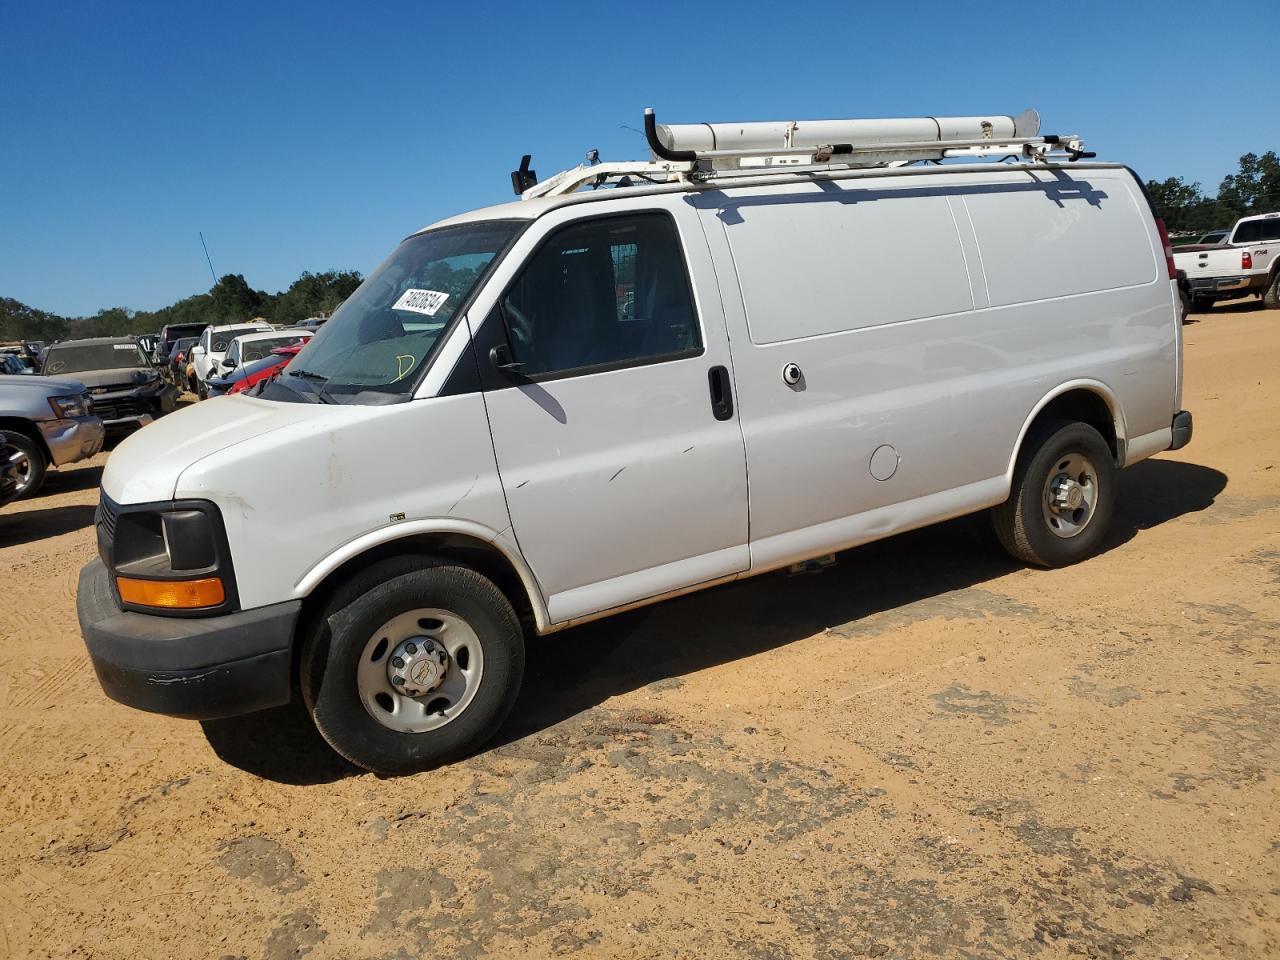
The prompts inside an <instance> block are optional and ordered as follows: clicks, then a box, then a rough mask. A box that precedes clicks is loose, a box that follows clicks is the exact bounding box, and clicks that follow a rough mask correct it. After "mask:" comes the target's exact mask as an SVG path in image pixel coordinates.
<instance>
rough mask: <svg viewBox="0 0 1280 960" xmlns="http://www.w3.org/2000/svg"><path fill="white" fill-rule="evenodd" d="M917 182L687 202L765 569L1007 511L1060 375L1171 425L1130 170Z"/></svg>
mask: <svg viewBox="0 0 1280 960" xmlns="http://www.w3.org/2000/svg"><path fill="white" fill-rule="evenodd" d="M923 179H924V178H919V177H915V178H906V177H903V178H892V177H887V178H885V179H883V180H880V179H877V180H876V181H875V182H874V183H869V182H867V181H835V182H828V183H822V184H815V183H799V184H796V185H794V186H791V185H786V186H781V187H767V188H766V187H757V188H749V187H744V188H739V189H734V190H727V191H723V192H717V193H715V194H707V195H702V196H699V197H697V198H696V199H694V200H692V201H691V202H692V203H694V204H695V205H698V206H701V207H702V209H703V222H704V228H705V230H706V233H707V236H708V241H709V243H710V244H711V247H712V250H713V254H714V256H715V258H716V269H717V273H718V275H719V277H720V280H721V284H722V287H723V288H725V291H724V292H725V310H726V318H727V321H728V323H729V329H730V336H731V343H732V348H733V360H734V367H735V370H736V375H737V382H738V385H739V393H740V398H739V408H740V411H741V418H742V428H743V434H744V436H745V438H746V446H747V464H748V476H749V482H750V504H751V539H752V545H751V553H752V568H753V569H755V570H758V569H764V568H768V567H772V566H777V565H779V564H781V563H785V562H790V561H791V560H794V559H799V558H801V557H803V556H809V555H813V554H814V553H818V552H823V551H824V550H828V549H838V548H840V547H843V546H849V545H852V544H854V543H858V542H863V541H865V540H870V539H874V538H876V537H878V536H885V535H888V534H891V533H894V532H897V531H898V530H901V529H907V528H909V527H912V526H920V525H922V524H925V523H929V522H932V521H933V520H938V519H943V518H944V517H947V516H954V515H957V514H960V513H965V512H970V511H972V510H977V509H980V508H982V507H985V506H990V505H992V504H995V503H998V502H1000V501H1001V500H1003V499H1004V497H1005V496H1007V493H1008V479H1007V472H1008V469H1009V465H1010V463H1011V461H1012V459H1013V457H1014V455H1015V453H1016V447H1017V443H1018V439H1019V436H1020V434H1021V432H1022V429H1023V427H1024V425H1025V424H1026V421H1027V418H1028V417H1029V416H1030V414H1031V413H1032V411H1033V410H1034V409H1035V408H1036V407H1037V405H1039V404H1040V402H1041V401H1042V400H1043V399H1044V398H1045V397H1046V396H1048V395H1050V394H1052V393H1054V392H1056V390H1057V389H1058V388H1059V387H1060V386H1061V385H1063V384H1067V383H1069V382H1071V381H1077V380H1091V381H1097V382H1100V383H1102V384H1103V385H1105V387H1106V389H1107V390H1108V391H1109V392H1110V393H1111V394H1112V395H1114V396H1115V397H1116V398H1118V402H1119V405H1120V407H1121V410H1120V411H1118V419H1119V420H1120V422H1121V423H1126V424H1127V429H1128V431H1129V432H1130V433H1131V434H1143V433H1147V432H1150V431H1156V430H1159V429H1161V428H1163V429H1165V430H1166V431H1167V429H1168V427H1169V422H1170V419H1171V417H1172V414H1173V412H1174V411H1173V384H1174V377H1173V376H1172V371H1173V367H1174V364H1175V362H1176V358H1175V327H1174V325H1173V323H1172V320H1173V317H1174V312H1173V306H1172V303H1171V299H1170V298H1171V292H1170V286H1169V284H1168V282H1167V281H1166V280H1164V279H1162V277H1163V272H1162V270H1160V263H1161V261H1160V260H1159V259H1158V258H1157V250H1156V248H1155V246H1154V245H1153V241H1152V240H1151V236H1154V228H1153V227H1151V225H1150V223H1149V222H1148V221H1149V215H1144V213H1143V208H1142V207H1140V206H1139V205H1138V203H1139V200H1140V198H1138V197H1136V195H1135V194H1134V192H1133V190H1132V189H1131V188H1130V184H1129V183H1128V182H1127V181H1128V174H1127V173H1126V172H1125V171H1123V170H1122V169H1120V168H1117V169H1115V170H1111V169H1090V170H1087V171H1081V172H1080V174H1079V175H1078V176H1074V177H1073V176H1068V175H1067V174H1065V173H1062V172H1060V171H1058V172H1055V173H1052V174H1051V173H1049V172H1046V173H1045V174H1044V175H1042V176H1041V175H1036V176H1032V175H1030V174H1028V173H1027V172H1025V171H1014V170H1009V171H1005V170H1001V169H994V170H992V172H991V173H990V174H986V173H983V174H980V175H974V174H963V175H961V174H946V173H941V172H940V173H939V174H938V176H937V177H936V179H935V178H934V177H929V178H927V179H928V180H929V184H928V185H927V186H925V185H924V184H923V183H922V180H923ZM788 220H791V221H792V225H791V226H790V227H786V226H784V224H785V223H786V221H788ZM1149 227H1151V236H1148V228H1149ZM833 238H835V239H834V241H833V242H830V243H826V242H824V241H831V240H832V239H833ZM919 250H927V251H928V256H927V257H919V256H917V255H916V252H917V251H919ZM935 262H936V265H937V269H936V277H935ZM957 262H958V263H960V264H961V265H962V271H961V272H960V273H957V270H956V266H955V265H956V264H957ZM867 264H870V265H873V266H874V269H872V270H868V269H864V268H863V266H864V265H867ZM1058 272H1062V273H1068V274H1070V277H1069V278H1068V279H1066V280H1063V279H1059V278H1057V273H1058ZM735 278H736V283H735ZM731 285H733V286H736V287H737V288H738V290H740V291H741V295H740V296H739V297H734V296H732V295H731V294H732V291H731V289H729V288H730V287H731ZM988 297H989V298H990V300H988ZM988 303H990V305H989V306H988V305H987V304H988ZM788 334H790V335H788ZM789 363H794V364H796V365H798V366H799V367H800V369H801V371H802V379H801V381H800V382H799V383H798V384H796V385H794V386H790V385H788V384H786V383H784V382H783V380H782V377H781V371H782V368H783V367H784V365H786V364H789ZM895 505H898V506H897V507H895Z"/></svg>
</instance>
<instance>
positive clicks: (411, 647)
mask: <svg viewBox="0 0 1280 960" xmlns="http://www.w3.org/2000/svg"><path fill="white" fill-rule="evenodd" d="M404 652H405V653H407V654H409V656H413V655H414V654H415V653H417V652H418V645H417V644H416V643H406V644H405V645H404Z"/></svg>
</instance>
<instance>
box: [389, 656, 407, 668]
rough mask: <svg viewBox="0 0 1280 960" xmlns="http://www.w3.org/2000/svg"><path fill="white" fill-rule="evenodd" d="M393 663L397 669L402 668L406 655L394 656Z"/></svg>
mask: <svg viewBox="0 0 1280 960" xmlns="http://www.w3.org/2000/svg"><path fill="white" fill-rule="evenodd" d="M391 665H392V666H393V667H395V668H396V669H397V670H399V669H401V668H402V667H403V666H404V657H392V658H391Z"/></svg>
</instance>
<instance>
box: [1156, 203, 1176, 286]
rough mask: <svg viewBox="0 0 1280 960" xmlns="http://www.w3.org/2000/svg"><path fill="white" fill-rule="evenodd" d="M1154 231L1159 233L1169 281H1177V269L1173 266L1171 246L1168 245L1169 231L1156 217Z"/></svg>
mask: <svg viewBox="0 0 1280 960" xmlns="http://www.w3.org/2000/svg"><path fill="white" fill-rule="evenodd" d="M1156 230H1158V231H1159V232H1160V245H1161V246H1163V247H1164V265H1165V269H1167V270H1168V271H1169V279H1170V280H1177V279H1178V268H1177V267H1175V266H1174V265H1173V245H1172V244H1171V243H1169V231H1168V230H1166V229H1165V228H1164V221H1163V220H1161V219H1160V218H1159V217H1156Z"/></svg>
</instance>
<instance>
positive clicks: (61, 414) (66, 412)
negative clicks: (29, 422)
mask: <svg viewBox="0 0 1280 960" xmlns="http://www.w3.org/2000/svg"><path fill="white" fill-rule="evenodd" d="M49 406H51V407H53V413H54V416H56V417H57V418H58V419H59V420H65V419H66V418H67V417H87V416H90V415H92V413H93V401H92V400H90V399H89V395H88V394H87V393H80V394H74V395H72V396H68V397H50V398H49Z"/></svg>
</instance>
